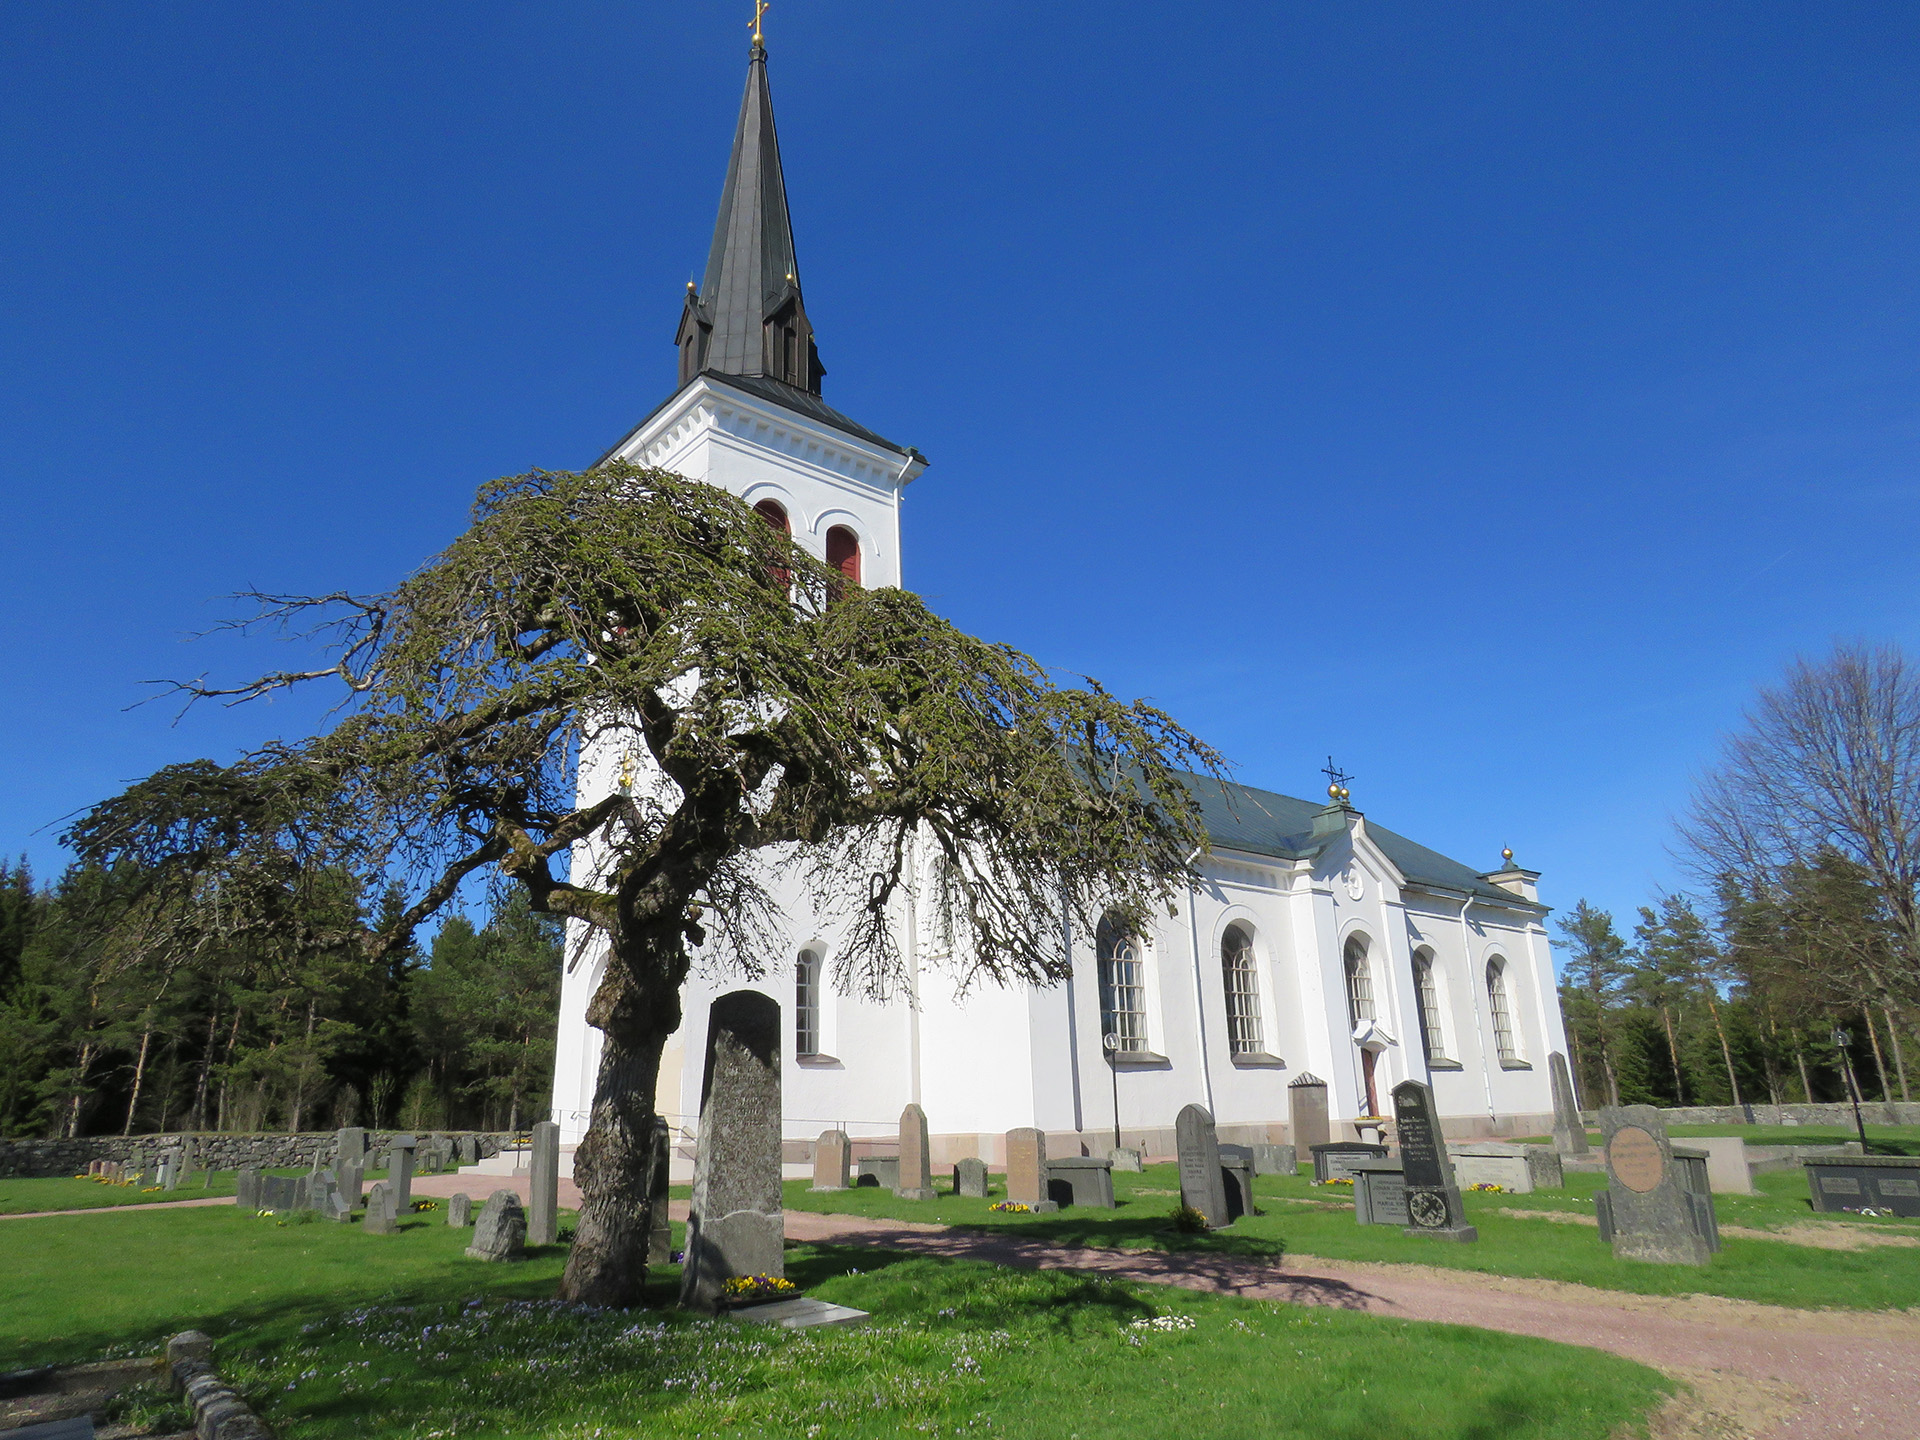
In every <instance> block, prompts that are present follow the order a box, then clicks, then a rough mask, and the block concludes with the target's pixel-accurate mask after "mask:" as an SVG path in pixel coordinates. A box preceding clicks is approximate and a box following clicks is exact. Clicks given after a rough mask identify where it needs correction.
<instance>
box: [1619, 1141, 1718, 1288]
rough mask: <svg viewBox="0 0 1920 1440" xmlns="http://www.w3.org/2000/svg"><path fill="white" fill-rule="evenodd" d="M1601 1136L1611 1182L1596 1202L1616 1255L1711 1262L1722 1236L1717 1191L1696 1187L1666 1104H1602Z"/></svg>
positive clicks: (1667, 1262)
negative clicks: (1676, 1144) (1676, 1145)
mask: <svg viewBox="0 0 1920 1440" xmlns="http://www.w3.org/2000/svg"><path fill="white" fill-rule="evenodd" d="M1600 1136H1601V1151H1602V1153H1603V1155H1604V1157H1605V1159H1606V1162H1607V1188H1606V1189H1605V1190H1603V1191H1601V1192H1600V1194H1598V1195H1596V1196H1594V1202H1595V1209H1596V1210H1597V1211H1598V1212H1599V1218H1600V1233H1601V1235H1602V1237H1603V1238H1606V1239H1609V1240H1611V1241H1612V1242H1613V1253H1614V1257H1615V1258H1616V1259H1619V1260H1646V1261H1650V1262H1651V1263H1653V1264H1656V1265H1704V1264H1706V1263H1707V1257H1708V1256H1709V1255H1710V1254H1712V1253H1713V1250H1714V1248H1715V1244H1714V1242H1715V1241H1716V1240H1717V1238H1718V1236H1717V1235H1716V1234H1712V1233H1710V1232H1711V1230H1712V1227H1713V1196H1712V1195H1711V1194H1705V1195H1695V1194H1694V1193H1693V1191H1692V1190H1691V1189H1690V1188H1689V1186H1688V1183H1687V1181H1688V1177H1687V1175H1686V1173H1685V1170H1684V1168H1683V1167H1684V1165H1685V1162H1684V1161H1681V1160H1679V1159H1677V1158H1676V1157H1675V1155H1674V1153H1673V1144H1672V1142H1671V1141H1669V1140H1668V1139H1667V1126H1666V1121H1665V1120H1664V1119H1663V1118H1662V1117H1661V1114H1660V1112H1659V1111H1658V1110H1656V1109H1654V1107H1653V1106H1651V1105H1620V1106H1603V1107H1602V1108H1601V1110H1600ZM1700 1168H1701V1169H1702V1170H1704V1169H1705V1165H1704V1164H1702V1166H1701V1167H1700ZM1702 1178H1703V1179H1704V1176H1703V1177H1702ZM1703 1204H1704V1205H1705V1206H1706V1215H1705V1216H1704V1217H1703V1216H1702V1215H1701V1214H1700V1206H1701V1205H1703ZM1703 1222H1704V1223H1703Z"/></svg>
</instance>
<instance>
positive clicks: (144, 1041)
mask: <svg viewBox="0 0 1920 1440" xmlns="http://www.w3.org/2000/svg"><path fill="white" fill-rule="evenodd" d="M152 1041H153V1026H151V1025H149V1026H147V1028H146V1029H145V1030H142V1031H141V1032H140V1058H139V1059H138V1060H135V1061H134V1062H133V1094H131V1095H129V1096H128V1097H127V1123H126V1124H124V1125H122V1126H121V1127H120V1133H121V1134H122V1135H131V1134H132V1133H133V1112H134V1110H135V1109H136V1108H138V1106H139V1104H140V1085H141V1082H142V1081H144V1080H145V1079H146V1075H147V1046H148V1045H149V1044H150V1043H152ZM1874 1043H1875V1045H1876V1046H1877V1045H1878V1044H1879V1042H1878V1041H1875V1042H1874Z"/></svg>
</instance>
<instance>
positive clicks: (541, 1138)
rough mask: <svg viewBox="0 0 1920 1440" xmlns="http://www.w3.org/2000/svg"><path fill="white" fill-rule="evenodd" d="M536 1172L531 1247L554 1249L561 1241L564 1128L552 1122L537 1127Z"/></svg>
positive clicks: (529, 1218) (531, 1189)
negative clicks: (562, 1131)
mask: <svg viewBox="0 0 1920 1440" xmlns="http://www.w3.org/2000/svg"><path fill="white" fill-rule="evenodd" d="M532 1170H533V1174H532V1177H531V1182H530V1184H529V1186H528V1193H529V1195H530V1196H531V1201H530V1204H529V1206H528V1209H529V1212H530V1213H529V1214H528V1216H527V1243H528V1244H529V1245H551V1244H553V1243H554V1242H555V1241H556V1240H558V1239H559V1238H560V1127H559V1126H558V1125H556V1124H554V1123H553V1121H551V1120H542V1121H541V1122H540V1123H539V1124H537V1125H535V1126H534V1127H533V1162H532Z"/></svg>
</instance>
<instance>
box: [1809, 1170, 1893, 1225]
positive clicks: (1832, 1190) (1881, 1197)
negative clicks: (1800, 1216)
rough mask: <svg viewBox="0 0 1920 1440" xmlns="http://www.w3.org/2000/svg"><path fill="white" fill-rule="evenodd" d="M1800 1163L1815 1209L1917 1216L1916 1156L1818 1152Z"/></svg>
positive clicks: (1831, 1211) (1829, 1212) (1830, 1211)
mask: <svg viewBox="0 0 1920 1440" xmlns="http://www.w3.org/2000/svg"><path fill="white" fill-rule="evenodd" d="M1800 1163H1801V1164H1802V1165H1804V1166H1806V1170H1807V1189H1808V1192H1809V1193H1810V1194H1811V1195H1812V1197H1813V1208H1814V1209H1816V1210H1820V1211H1824V1212H1826V1213H1828V1214H1832V1213H1834V1212H1837V1211H1842V1210H1868V1209H1871V1210H1891V1211H1892V1212H1893V1213H1894V1214H1896V1215H1903V1216H1905V1217H1906V1218H1908V1219H1909V1220H1911V1219H1915V1218H1920V1157H1916V1156H1911V1155H1822V1156H1819V1157H1817V1158H1815V1159H1810V1160H1802V1161H1801V1162H1800Z"/></svg>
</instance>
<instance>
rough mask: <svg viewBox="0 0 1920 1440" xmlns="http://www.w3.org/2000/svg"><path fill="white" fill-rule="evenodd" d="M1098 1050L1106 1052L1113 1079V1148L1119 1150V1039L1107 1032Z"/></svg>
mask: <svg viewBox="0 0 1920 1440" xmlns="http://www.w3.org/2000/svg"><path fill="white" fill-rule="evenodd" d="M1100 1048H1101V1049H1103V1050H1105V1051H1106V1052H1107V1073H1108V1074H1109V1075H1111V1076H1112V1077H1113V1148H1114V1149H1116V1150H1118V1149H1119V1148H1120V1062H1119V1055H1120V1037H1119V1036H1118V1035H1116V1034H1114V1033H1113V1032H1112V1031H1111V1030H1109V1031H1108V1032H1107V1033H1106V1034H1105V1035H1102V1036H1101V1037H1100Z"/></svg>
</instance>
